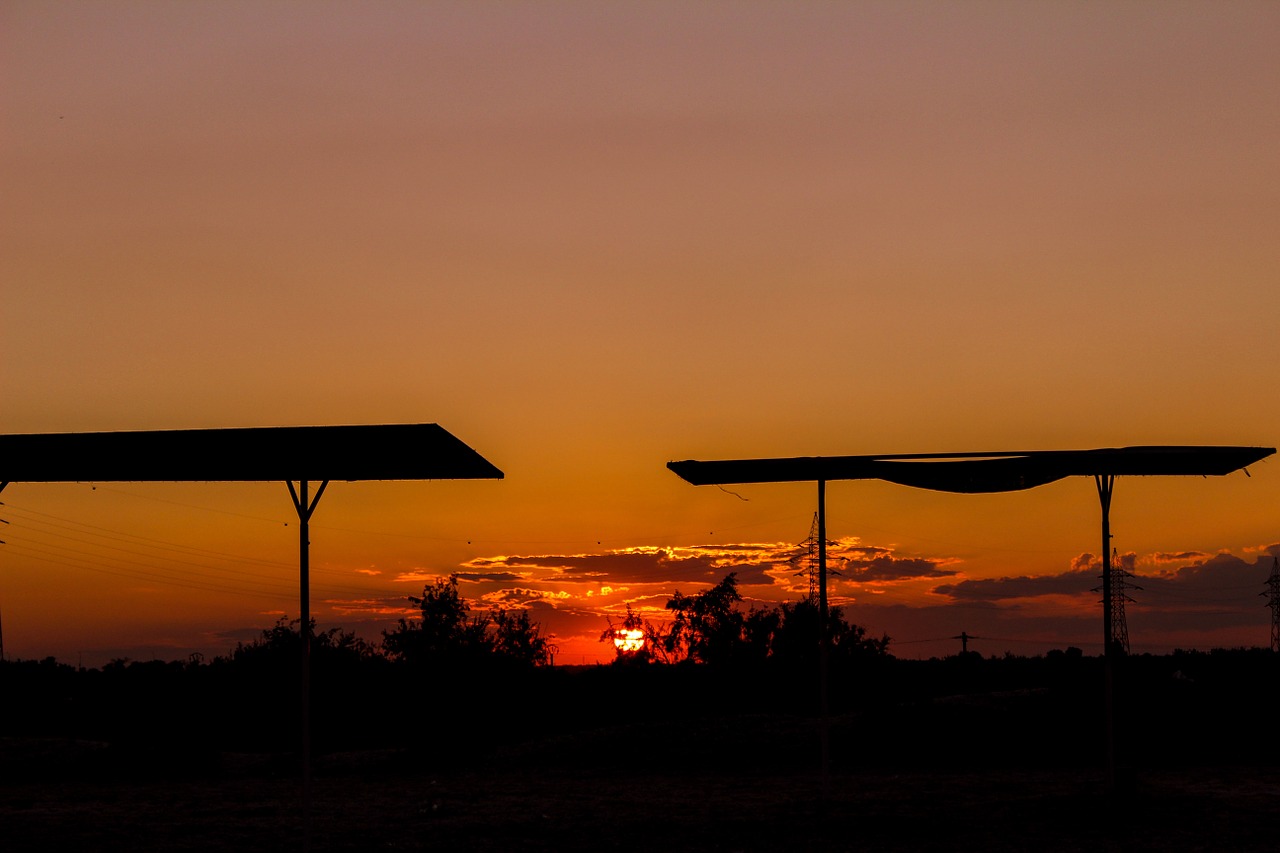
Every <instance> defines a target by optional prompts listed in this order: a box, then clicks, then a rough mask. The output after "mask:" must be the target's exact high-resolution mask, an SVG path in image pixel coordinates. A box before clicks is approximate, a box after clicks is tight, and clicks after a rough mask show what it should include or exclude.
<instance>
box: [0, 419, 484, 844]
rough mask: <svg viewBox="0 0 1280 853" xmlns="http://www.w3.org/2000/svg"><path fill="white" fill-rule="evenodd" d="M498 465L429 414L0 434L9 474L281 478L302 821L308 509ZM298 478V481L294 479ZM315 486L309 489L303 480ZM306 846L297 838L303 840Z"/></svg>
mask: <svg viewBox="0 0 1280 853" xmlns="http://www.w3.org/2000/svg"><path fill="white" fill-rule="evenodd" d="M501 478H502V472H501V471H500V470H498V469H497V468H496V467H495V466H494V465H493V464H492V463H490V462H489V461H488V460H487V459H485V458H484V457H483V456H481V455H480V454H479V453H477V452H476V451H474V450H472V449H471V448H470V447H468V446H467V445H466V444H463V443H462V442H461V441H459V440H458V439H457V438H455V437H454V436H453V434H451V433H450V432H449V431H448V430H446V429H444V428H443V427H441V426H439V425H438V424H367V425H354V426H300V427H251V428H246V429H186V430H147V431H133V432H80V433H76V432H72V433H27V434H14V435H0V491H2V490H3V489H4V487H5V486H7V485H9V484H10V483H19V482H21V483H76V482H99V483H100V482H135V483H139V482H192V481H194V482H219V481H221V482H228V481H237V482H240V481H243V482H266V481H273V480H274V481H284V482H285V484H286V485H288V487H289V495H290V497H291V498H292V499H293V505H294V508H295V509H296V510H297V512H298V521H299V524H298V581H299V607H300V610H301V617H300V619H299V623H300V624H299V632H300V634H301V635H302V644H301V646H302V696H301V700H302V701H301V704H302V713H301V732H302V778H303V812H304V815H305V817H304V823H305V824H306V825H307V826H308V827H309V826H310V786H311V735H310V717H311V710H310V706H311V699H310V696H311V687H310V654H311V652H310V648H311V630H312V629H311V592H310V541H311V540H310V533H309V530H310V527H309V522H310V520H311V515H312V513H314V512H315V509H316V505H317V504H318V503H319V502H320V497H321V496H322V495H323V494H324V491H325V489H326V488H327V487H328V485H329V482H330V481H331V480H348V481H353V480H480V479H501ZM295 480H296V481H297V486H295V485H294V481H295ZM313 481H315V482H318V483H319V488H317V489H316V491H315V492H314V494H313V493H311V491H310V489H309V486H310V484H311V482H313ZM303 846H304V847H305V846H306V845H305V844H304V845H303Z"/></svg>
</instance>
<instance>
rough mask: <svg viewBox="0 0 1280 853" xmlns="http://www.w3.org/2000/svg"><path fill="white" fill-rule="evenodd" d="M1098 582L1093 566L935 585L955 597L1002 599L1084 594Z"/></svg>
mask: <svg viewBox="0 0 1280 853" xmlns="http://www.w3.org/2000/svg"><path fill="white" fill-rule="evenodd" d="M1085 556H1091V555H1085ZM1097 585H1098V578H1097V576H1096V575H1095V574H1094V572H1093V571H1092V570H1086V571H1070V572H1064V573H1062V574H1060V575H1041V576H1037V577H1030V576H1027V575H1022V576H1020V577H1012V578H983V579H978V580H967V581H961V582H960V583H956V584H943V585H941V586H936V587H934V588H933V592H934V593H935V594H937V595H945V596H948V597H950V598H953V599H956V600H966V601H1003V600H1005V599H1009V598H1036V597H1039V596H1044V595H1081V594H1083V593H1087V592H1089V591H1090V590H1091V589H1092V588H1093V587H1095V586H1097Z"/></svg>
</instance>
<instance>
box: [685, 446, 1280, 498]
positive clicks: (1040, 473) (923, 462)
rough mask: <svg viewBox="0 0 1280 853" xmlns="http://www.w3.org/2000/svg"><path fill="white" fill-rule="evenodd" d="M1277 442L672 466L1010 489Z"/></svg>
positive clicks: (1261, 451)
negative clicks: (1239, 445)
mask: <svg viewBox="0 0 1280 853" xmlns="http://www.w3.org/2000/svg"><path fill="white" fill-rule="evenodd" d="M1273 453H1275V448H1274V447H1222V446H1216V447H1214V446H1208V447H1194V446H1191V447H1186V446H1152V447H1108V448H1099V449H1096V450H1032V451H998V452H994V453H903V454H889V455H881V456H807V457H796V458H789V459H788V458H781V459H724V460H714V461H697V460H692V459H689V460H685V461H683V462H669V463H667V467H668V468H669V469H671V470H672V471H673V472H675V473H676V474H677V475H679V476H680V477H681V478H683V479H684V480H686V481H688V482H689V483H692V484H693V485H695V486H704V485H718V484H731V483H784V482H808V481H817V480H886V481H888V482H891V483H898V484H899V485H903V486H914V487H916V488H920V489H932V490H934V491H941V492H961V493H966V494H979V493H986V492H1012V491H1018V490H1020V489H1030V488H1033V487H1035V486H1042V485H1044V484H1046V483H1052V482H1054V481H1056V480H1061V479H1062V478H1064V477H1071V476H1095V475H1102V476H1108V475H1110V476H1121V475H1124V476H1144V477H1145V476H1162V475H1191V476H1195V475H1201V476H1220V475H1223V474H1229V473H1231V472H1232V471H1236V470H1239V469H1241V468H1243V467H1245V466H1246V465H1251V464H1253V463H1254V462H1257V461H1258V460H1260V459H1264V458H1266V457H1267V456H1270V455H1271V454H1273Z"/></svg>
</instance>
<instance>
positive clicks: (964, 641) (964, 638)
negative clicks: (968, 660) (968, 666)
mask: <svg viewBox="0 0 1280 853" xmlns="http://www.w3.org/2000/svg"><path fill="white" fill-rule="evenodd" d="M951 639H953V640H959V641H960V654H962V655H967V654H969V641H970V640H982V639H985V638H984V637H975V636H973V635H972V634H970V633H969V632H968V631H961V632H960V633H959V634H956V635H955V636H954V637H952V638H951Z"/></svg>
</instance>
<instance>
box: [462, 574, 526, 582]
mask: <svg viewBox="0 0 1280 853" xmlns="http://www.w3.org/2000/svg"><path fill="white" fill-rule="evenodd" d="M454 575H455V576H456V577H457V578H458V580H460V581H463V582H466V583H480V582H482V581H497V582H499V583H501V582H505V581H524V580H528V579H529V575H528V573H524V574H521V573H519V572H454Z"/></svg>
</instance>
